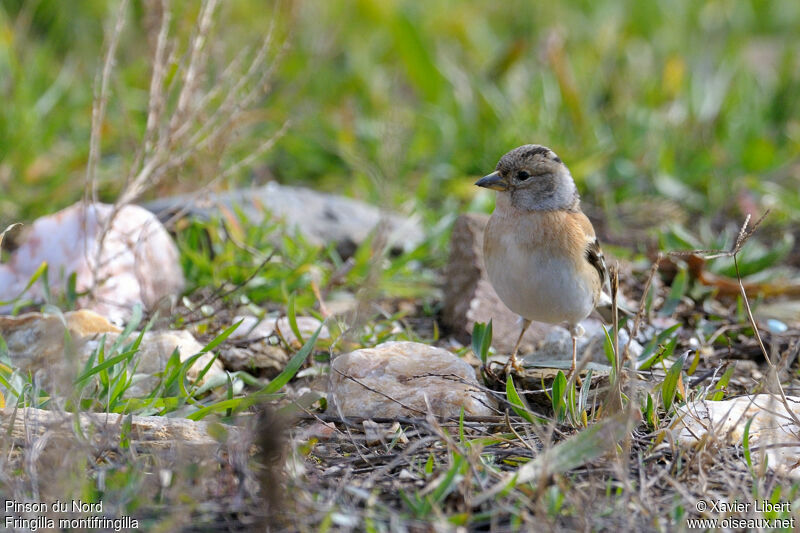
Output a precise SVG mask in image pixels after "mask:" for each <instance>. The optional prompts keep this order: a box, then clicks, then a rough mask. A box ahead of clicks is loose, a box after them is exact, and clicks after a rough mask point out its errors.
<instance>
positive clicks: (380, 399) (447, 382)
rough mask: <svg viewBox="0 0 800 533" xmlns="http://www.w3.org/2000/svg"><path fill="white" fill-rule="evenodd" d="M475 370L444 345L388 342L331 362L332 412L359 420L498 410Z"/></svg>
mask: <svg viewBox="0 0 800 533" xmlns="http://www.w3.org/2000/svg"><path fill="white" fill-rule="evenodd" d="M491 405H493V402H492V400H491V399H490V398H489V397H488V396H487V395H486V394H485V393H484V392H483V391H481V390H480V387H479V386H478V382H477V380H476V379H475V371H474V369H473V368H472V367H471V366H470V365H469V364H468V363H467V362H466V361H463V360H461V359H459V358H458V357H457V356H456V355H454V354H452V353H451V352H448V351H447V350H444V349H442V348H434V347H432V346H428V345H426V344H420V343H416V342H386V343H384V344H381V345H378V346H376V347H375V348H364V349H361V350H356V351H354V352H350V353H347V354H344V355H340V356H339V357H337V358H336V359H334V360H333V363H332V364H331V373H330V387H329V391H328V412H330V413H332V414H337V415H342V416H351V417H361V418H374V417H381V418H394V417H401V416H414V417H419V416H425V415H427V414H428V413H429V412H432V413H433V414H434V415H436V416H439V417H456V416H459V413H460V411H461V408H462V407H463V408H464V412H465V414H467V415H473V416H480V415H492V414H495V413H494V411H492V409H491V408H490V406H491Z"/></svg>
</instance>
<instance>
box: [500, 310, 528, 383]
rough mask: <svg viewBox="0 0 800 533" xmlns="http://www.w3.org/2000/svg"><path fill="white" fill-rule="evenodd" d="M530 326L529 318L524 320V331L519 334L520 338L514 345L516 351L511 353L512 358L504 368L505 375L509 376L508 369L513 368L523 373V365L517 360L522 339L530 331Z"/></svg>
mask: <svg viewBox="0 0 800 533" xmlns="http://www.w3.org/2000/svg"><path fill="white" fill-rule="evenodd" d="M530 325H531V321H530V320H528V319H527V318H523V319H522V331H520V332H519V338H518V339H517V343H516V344H515V345H514V351H513V352H511V357H509V358H508V362H507V363H506V366H505V367H504V368H503V372H504V373H506V374H508V367H513V368H514V370H516V371H517V372H522V365H520V364H519V361H518V360H517V352H518V351H519V345H520V344H522V337H523V336H524V335H525V332H526V331H527V330H528V326H530Z"/></svg>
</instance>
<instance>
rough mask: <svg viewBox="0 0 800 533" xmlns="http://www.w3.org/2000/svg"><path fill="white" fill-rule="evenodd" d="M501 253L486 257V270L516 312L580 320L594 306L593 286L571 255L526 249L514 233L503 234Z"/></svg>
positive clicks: (536, 317)
mask: <svg viewBox="0 0 800 533" xmlns="http://www.w3.org/2000/svg"><path fill="white" fill-rule="evenodd" d="M500 241H501V242H500V245H501V246H499V247H498V250H499V253H495V254H492V255H493V256H492V257H491V258H490V257H486V258H485V263H486V271H487V273H488V274H489V281H490V282H491V283H492V286H493V287H494V289H495V291H496V292H497V295H498V296H499V297H500V299H501V300H502V301H503V303H504V304H506V306H507V307H508V308H509V309H511V310H512V311H513V312H515V313H517V314H519V315H520V316H522V317H523V318H527V319H528V320H535V321H538V322H548V323H550V324H558V323H561V322H568V323H570V324H577V323H578V322H580V321H581V320H583V319H584V318H586V317H587V316H589V314H590V313H591V312H592V309H593V308H594V298H593V290H592V287H591V286H590V285H589V283H587V282H585V281H583V279H582V278H579V277H578V276H576V273H575V263H574V262H573V261H572V260H571V259H570V258H567V257H563V256H553V255H551V254H544V253H541V251H540V250H541V249H536V248H534V249H531V248H527V249H526V250H525V251H524V252H523V250H522V249H521V248H520V247H519V245H518V244H517V243H516V242H515V241H514V239H513V237H512V235H511V234H510V233H505V234H504V235H502V236H501V237H500Z"/></svg>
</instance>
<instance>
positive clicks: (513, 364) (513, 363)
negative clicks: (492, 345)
mask: <svg viewBox="0 0 800 533" xmlns="http://www.w3.org/2000/svg"><path fill="white" fill-rule="evenodd" d="M509 368H513V369H514V371H515V372H516V373H517V374H521V373H522V365H521V364H520V362H519V359H517V354H516V353H512V354H511V357H509V358H508V361H507V362H506V366H504V367H503V373H504V374H505V375H508V370H509Z"/></svg>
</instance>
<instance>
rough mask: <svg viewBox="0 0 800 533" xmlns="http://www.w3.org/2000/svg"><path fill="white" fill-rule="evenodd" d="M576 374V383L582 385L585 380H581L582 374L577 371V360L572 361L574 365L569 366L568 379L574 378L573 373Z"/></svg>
mask: <svg viewBox="0 0 800 533" xmlns="http://www.w3.org/2000/svg"><path fill="white" fill-rule="evenodd" d="M573 374H575V383H576V384H577V385H578V386H579V387H580V386H581V385H582V384H583V382H582V381H581V376H580V374H578V373H577V372H575V362H573V363H572V366H571V367H569V372H568V373H567V381H569V380H570V379H571V378H572V375H573Z"/></svg>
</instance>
